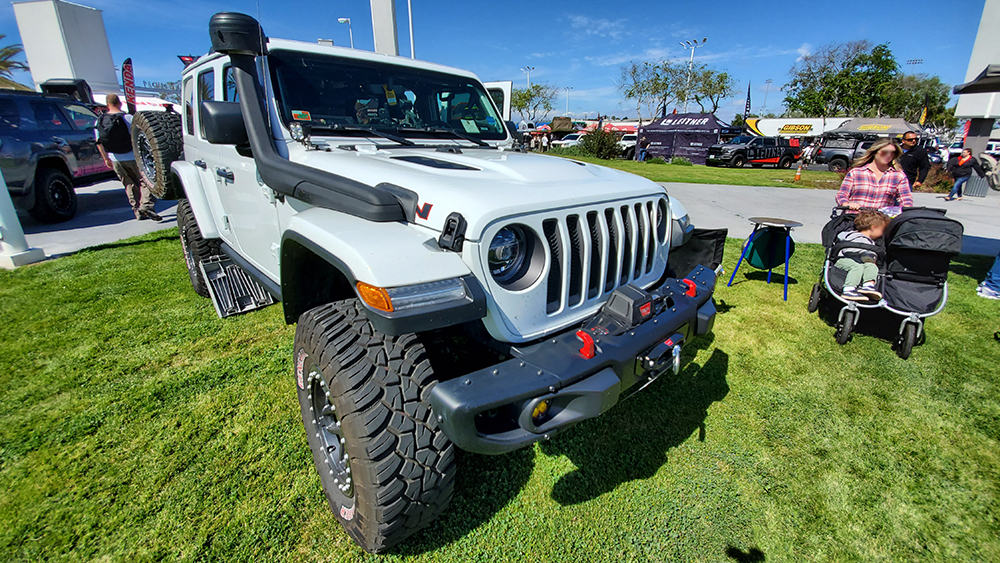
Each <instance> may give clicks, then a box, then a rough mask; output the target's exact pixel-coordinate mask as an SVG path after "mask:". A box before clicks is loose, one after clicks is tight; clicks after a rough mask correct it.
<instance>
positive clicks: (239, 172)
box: [214, 65, 281, 280]
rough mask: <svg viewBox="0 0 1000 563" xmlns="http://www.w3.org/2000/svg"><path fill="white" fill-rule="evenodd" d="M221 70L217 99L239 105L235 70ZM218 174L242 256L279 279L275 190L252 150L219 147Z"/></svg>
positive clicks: (279, 234) (278, 233) (225, 68)
mask: <svg viewBox="0 0 1000 563" xmlns="http://www.w3.org/2000/svg"><path fill="white" fill-rule="evenodd" d="M220 70H221V73H220V74H221V76H220V77H219V88H217V89H216V92H217V94H216V96H215V99H216V100H219V101H225V102H230V103H238V102H239V95H238V93H237V92H236V83H235V81H234V80H233V78H232V67H230V66H228V65H226V66H224V67H223V68H221V69H220ZM216 149H217V152H216V155H215V163H214V167H215V172H216V178H217V181H218V182H219V189H220V192H221V193H222V194H223V197H224V199H225V206H226V213H227V214H228V215H229V221H230V224H231V225H232V227H233V230H234V232H235V233H236V240H237V242H238V243H239V246H240V253H241V254H242V255H243V256H244V257H245V258H246V259H247V260H248V261H249V262H250V263H251V264H253V265H254V266H255V267H256V268H257V269H259V270H261V271H262V272H263V273H264V274H265V275H267V276H268V277H270V278H271V279H272V280H277V279H279V278H278V251H279V250H280V243H281V229H280V228H279V227H278V210H277V202H276V199H275V194H274V191H273V190H271V188H269V187H267V186H265V185H264V182H263V181H262V180H261V178H260V176H259V175H258V174H257V166H256V164H255V163H254V160H253V157H252V156H251V155H250V151H249V147H237V146H235V145H216Z"/></svg>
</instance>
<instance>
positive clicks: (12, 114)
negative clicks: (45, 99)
mask: <svg viewBox="0 0 1000 563" xmlns="http://www.w3.org/2000/svg"><path fill="white" fill-rule="evenodd" d="M20 128H21V112H20V111H18V109H17V102H16V101H14V100H2V99H0V130H2V131H17V130H19V129H20Z"/></svg>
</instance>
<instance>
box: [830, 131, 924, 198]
mask: <svg viewBox="0 0 1000 563" xmlns="http://www.w3.org/2000/svg"><path fill="white" fill-rule="evenodd" d="M902 154H903V150H902V149H901V148H899V145H897V144H896V143H895V141H892V140H891V139H880V140H878V141H876V142H875V143H874V144H872V146H871V148H869V149H868V150H867V151H865V154H864V155H863V156H861V157H860V158H858V159H857V160H855V161H854V166H852V167H851V169H850V170H848V172H847V176H846V177H844V183H843V184H841V185H840V191H838V192H837V205H846V206H847V207H850V208H851V209H862V208H865V209H882V208H883V207H913V194H912V193H910V183H909V181H907V179H906V174H904V173H903V171H902V170H901V169H900V168H899V166H898V165H897V164H896V159H898V158H899V157H900V156H902Z"/></svg>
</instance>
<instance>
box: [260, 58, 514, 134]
mask: <svg viewBox="0 0 1000 563" xmlns="http://www.w3.org/2000/svg"><path fill="white" fill-rule="evenodd" d="M268 64H269V66H270V69H271V78H272V82H273V84H274V89H275V94H276V98H277V101H278V112H279V115H280V116H281V119H282V120H283V121H284V122H285V123H286V124H288V123H291V122H292V121H301V122H309V123H311V124H312V128H313V130H314V131H316V132H317V133H319V134H322V132H323V130H324V129H330V130H333V129H337V128H338V127H339V128H348V129H350V128H370V129H375V130H379V131H391V132H393V133H396V134H398V135H401V136H405V137H421V138H441V133H442V130H443V131H444V132H445V134H447V133H449V132H451V131H454V132H455V136H459V137H460V136H463V135H464V136H469V137H474V138H476V139H478V140H504V139H506V138H507V131H506V129H505V128H504V125H503V123H502V121H501V120H500V118H499V117H497V114H496V110H495V109H494V107H493V104H492V102H491V101H490V97H489V95H488V94H487V93H486V91H485V90H484V89H483V87H482V85H481V84H479V83H478V82H476V81H474V80H470V79H468V78H465V77H461V76H454V75H450V74H445V73H439V72H433V71H429V70H423V69H417V68H410V67H404V66H399V65H392V64H386V63H379V62H371V61H358V60H352V59H345V58H341V57H335V56H331V55H320V54H315V53H302V52H296V51H281V50H277V51H272V52H271V53H270V55H269V56H268Z"/></svg>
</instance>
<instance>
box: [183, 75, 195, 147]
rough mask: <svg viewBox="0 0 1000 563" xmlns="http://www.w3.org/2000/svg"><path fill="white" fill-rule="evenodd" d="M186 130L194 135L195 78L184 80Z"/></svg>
mask: <svg viewBox="0 0 1000 563" xmlns="http://www.w3.org/2000/svg"><path fill="white" fill-rule="evenodd" d="M184 130H185V132H187V134H188V135H194V79H192V78H188V79H187V80H185V81H184Z"/></svg>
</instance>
